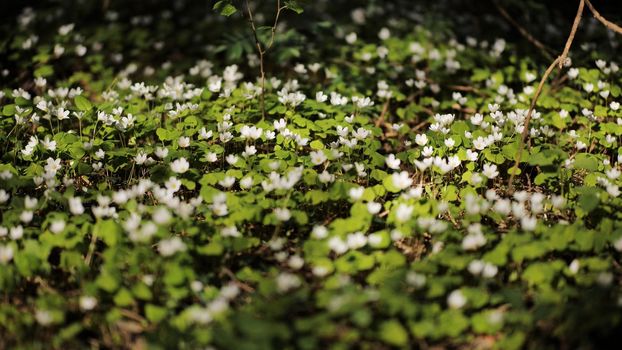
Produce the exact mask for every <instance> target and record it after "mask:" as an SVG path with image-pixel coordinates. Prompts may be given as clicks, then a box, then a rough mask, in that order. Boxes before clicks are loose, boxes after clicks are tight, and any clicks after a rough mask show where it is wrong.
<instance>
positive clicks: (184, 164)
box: [171, 157, 190, 174]
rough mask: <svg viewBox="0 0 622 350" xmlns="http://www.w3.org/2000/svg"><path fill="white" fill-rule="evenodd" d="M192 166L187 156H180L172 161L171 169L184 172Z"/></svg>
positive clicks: (178, 172) (180, 172) (179, 172)
mask: <svg viewBox="0 0 622 350" xmlns="http://www.w3.org/2000/svg"><path fill="white" fill-rule="evenodd" d="M189 168H190V163H188V161H187V160H186V158H183V157H182V158H179V159H176V160H174V161H173V162H172V163H171V170H172V171H173V172H175V173H177V174H183V173H185V172H186V171H188V169H189Z"/></svg>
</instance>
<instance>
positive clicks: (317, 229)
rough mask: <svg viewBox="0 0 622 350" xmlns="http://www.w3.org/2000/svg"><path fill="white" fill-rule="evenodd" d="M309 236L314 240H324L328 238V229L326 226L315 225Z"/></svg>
mask: <svg viewBox="0 0 622 350" xmlns="http://www.w3.org/2000/svg"><path fill="white" fill-rule="evenodd" d="M311 236H313V238H315V239H324V238H326V237H328V229H327V228H326V226H322V225H316V226H313V230H311Z"/></svg>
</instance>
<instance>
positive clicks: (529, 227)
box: [520, 216, 538, 231]
mask: <svg viewBox="0 0 622 350" xmlns="http://www.w3.org/2000/svg"><path fill="white" fill-rule="evenodd" d="M537 224H538V219H536V218H535V217H530V216H523V217H522V218H521V219H520V226H521V228H522V229H523V230H525V231H533V230H535V229H536V225H537Z"/></svg>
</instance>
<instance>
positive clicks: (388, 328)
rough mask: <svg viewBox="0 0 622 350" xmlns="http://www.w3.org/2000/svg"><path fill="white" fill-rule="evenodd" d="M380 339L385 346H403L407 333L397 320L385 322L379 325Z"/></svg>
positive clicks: (406, 341) (406, 339) (406, 340)
mask: <svg viewBox="0 0 622 350" xmlns="http://www.w3.org/2000/svg"><path fill="white" fill-rule="evenodd" d="M380 339H382V341H384V342H385V343H387V344H391V345H395V346H405V345H406V344H407V343H408V332H406V329H404V326H402V324H401V323H400V322H399V321H397V320H390V321H385V322H383V323H382V324H380Z"/></svg>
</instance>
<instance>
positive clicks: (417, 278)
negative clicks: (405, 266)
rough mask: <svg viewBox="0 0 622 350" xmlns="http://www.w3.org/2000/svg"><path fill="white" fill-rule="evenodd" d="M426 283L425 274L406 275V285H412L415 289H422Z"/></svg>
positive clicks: (413, 273)
mask: <svg viewBox="0 0 622 350" xmlns="http://www.w3.org/2000/svg"><path fill="white" fill-rule="evenodd" d="M425 282H426V277H425V275H423V274H420V273H417V272H414V271H409V272H408V273H407V274H406V283H408V284H410V285H411V286H413V287H415V288H421V287H423V286H424V285H425Z"/></svg>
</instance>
